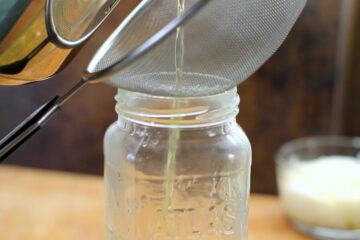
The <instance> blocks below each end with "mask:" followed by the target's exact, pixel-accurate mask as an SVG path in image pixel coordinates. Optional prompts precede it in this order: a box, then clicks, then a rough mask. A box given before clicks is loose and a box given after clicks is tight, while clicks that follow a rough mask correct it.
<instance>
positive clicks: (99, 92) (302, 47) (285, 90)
mask: <svg viewBox="0 0 360 240" xmlns="http://www.w3.org/2000/svg"><path fill="white" fill-rule="evenodd" d="M121 19H122V16H119V14H117V11H116V10H115V11H114V12H113V14H112V15H111V17H110V18H108V19H107V20H106V22H105V23H104V24H103V26H102V27H101V28H100V29H99V30H98V31H97V32H96V34H95V35H94V36H93V37H92V38H91V39H90V40H89V41H88V42H87V43H86V45H85V46H84V47H83V48H82V49H81V50H80V52H79V53H78V54H77V56H76V57H75V58H74V59H73V61H72V64H70V65H69V66H68V67H67V68H66V69H65V71H64V72H62V73H61V74H59V75H57V76H56V77H54V78H53V79H51V80H49V81H43V82H39V83H35V84H31V85H25V86H16V87H5V86H0V136H1V137H3V136H5V135H6V134H7V133H8V132H9V131H10V130H12V128H14V127H15V126H16V125H17V124H18V123H19V122H21V121H22V120H23V119H24V118H26V117H27V116H28V114H30V113H31V112H32V111H34V110H35V109H36V108H37V107H38V106H39V105H41V104H43V103H45V102H46V101H47V100H49V99H51V98H52V97H53V96H55V95H61V94H63V93H65V92H66V91H67V90H68V89H69V88H70V87H72V86H73V84H75V83H76V82H77V81H78V80H79V79H80V77H81V73H82V71H83V69H84V68H85V66H86V65H87V63H88V61H89V59H90V58H91V56H92V55H93V54H94V52H95V51H96V49H97V48H98V47H99V46H100V44H101V43H102V42H103V41H104V40H105V39H106V37H107V36H108V35H109V34H110V33H111V31H112V30H113V29H114V28H115V27H116V26H117V25H118V24H119V22H120V21H121ZM359 30H360V2H359V1H358V0H344V1H341V0H308V4H307V7H306V8H305V10H304V12H303V13H302V15H301V16H300V18H299V20H298V22H297V23H296V25H295V27H294V29H293V30H292V31H291V33H290V35H289V37H288V38H287V40H286V41H285V43H284V44H283V45H282V46H281V48H280V49H279V51H278V52H277V53H276V54H275V55H274V56H273V57H272V58H271V59H270V60H269V61H268V62H267V63H266V64H265V65H264V66H263V67H262V68H261V69H260V70H259V71H258V72H257V73H256V74H254V75H253V76H252V77H251V78H250V79H248V80H246V81H245V82H244V83H242V84H241V85H240V86H239V88H238V91H239V94H240V98H241V103H240V114H239V115H238V122H239V123H240V125H241V126H242V127H243V128H244V130H245V132H246V133H247V135H248V137H249V139H250V141H251V143H252V147H253V167H252V191H253V192H258V193H276V183H275V170H274V155H275V153H276V150H277V149H278V148H279V146H280V145H281V144H283V143H285V142H287V141H289V140H291V139H294V138H298V137H304V136H310V135H327V134H337V135H350V136H356V135H357V136H359V135H360V124H359V123H360V94H359V93H360V47H359V44H357V43H360V31H359ZM115 93H116V89H114V88H112V87H110V86H108V85H106V84H96V85H95V84H90V85H88V86H87V87H85V88H84V89H82V90H81V91H79V92H78V93H77V94H76V95H75V96H74V97H73V98H72V99H71V101H69V102H68V103H66V104H65V105H64V106H63V109H62V111H61V112H60V113H59V114H58V115H57V116H56V117H55V118H54V119H52V120H51V121H50V122H49V123H48V125H47V126H46V127H45V128H44V129H42V130H41V131H40V132H39V133H38V134H36V136H34V137H33V138H32V139H31V140H30V141H28V142H27V143H26V144H24V145H23V146H22V147H21V148H19V149H18V150H17V151H16V152H15V153H13V154H12V155H11V156H10V157H9V158H8V159H7V160H6V164H12V165H21V166H30V167H38V168H45V169H54V170H61V171H70V172H79V173H89V174H98V175H102V174H103V151H102V139H103V135H104V132H105V130H106V128H107V127H108V126H109V125H110V124H111V123H112V122H114V121H115V120H116V118H117V115H116V113H115V110H114V106H115V100H114V95H115Z"/></svg>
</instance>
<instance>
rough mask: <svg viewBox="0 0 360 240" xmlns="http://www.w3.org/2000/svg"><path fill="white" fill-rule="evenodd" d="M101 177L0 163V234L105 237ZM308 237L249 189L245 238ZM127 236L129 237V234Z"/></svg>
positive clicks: (21, 239)
mask: <svg viewBox="0 0 360 240" xmlns="http://www.w3.org/2000/svg"><path fill="white" fill-rule="evenodd" d="M103 191H104V189H103V178H101V177H95V176H89V175H80V174H71V173H63V172H55V171H47V170H36V169H30V168H20V167H9V166H4V165H2V166H0V239H6V240H45V239H46V240H49V239H51V240H60V239H61V240H64V239H66V240H82V239H84V240H95V239H96V240H99V239H104V210H103V205H104V200H103V199H104V192H103ZM307 239H308V240H309V239H311V238H309V237H306V236H304V235H302V234H300V233H297V232H296V231H294V230H293V229H292V228H291V227H290V226H289V224H288V222H287V221H286V218H285V216H284V214H283V212H282V210H281V206H280V203H279V201H278V199H277V198H276V197H271V196H265V195H252V196H251V199H250V217H249V240H307ZM129 240H130V239H129Z"/></svg>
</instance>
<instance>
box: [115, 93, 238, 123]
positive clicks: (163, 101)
mask: <svg viewBox="0 0 360 240" xmlns="http://www.w3.org/2000/svg"><path fill="white" fill-rule="evenodd" d="M115 99H116V101H117V104H116V107H115V109H116V112H117V113H118V115H119V119H121V120H123V119H126V120H129V121H132V122H136V123H139V124H143V125H147V126H152V127H166V128H194V127H207V126H213V125H217V124H221V123H223V122H225V121H228V120H229V119H233V118H235V117H236V115H237V114H238V112H239V108H238V105H239V102H240V97H239V95H238V94H237V88H236V87H235V88H233V89H231V90H229V91H226V92H223V93H220V94H215V95H209V96H201V97H164V96H154V95H149V94H145V93H139V92H132V91H128V90H124V89H118V92H117V95H116V96H115Z"/></svg>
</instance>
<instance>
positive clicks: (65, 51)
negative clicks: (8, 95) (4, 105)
mask: <svg viewBox="0 0 360 240" xmlns="http://www.w3.org/2000/svg"><path fill="white" fill-rule="evenodd" d="M118 2H119V0H83V1H79V0H46V1H44V0H12V1H8V0H0V11H1V10H3V9H4V13H3V14H4V15H3V18H0V85H20V84H25V83H31V82H35V81H39V80H43V79H46V78H49V77H50V76H52V75H54V74H56V73H57V72H58V71H60V70H61V69H63V68H64V67H65V64H67V63H68V61H67V60H68V59H70V58H71V57H72V55H73V54H75V52H76V51H74V50H75V49H77V48H78V47H79V46H80V45H81V44H83V43H84V42H85V41H86V40H87V39H88V38H89V37H90V36H91V35H92V34H93V33H94V31H95V30H96V29H97V28H98V27H99V26H100V24H101V23H102V22H103V21H104V20H105V18H106V17H107V16H108V15H109V14H110V12H111V11H112V10H113V9H114V7H115V6H116V5H117V3H118ZM44 66H46V67H44Z"/></svg>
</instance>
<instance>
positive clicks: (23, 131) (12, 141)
mask: <svg viewBox="0 0 360 240" xmlns="http://www.w3.org/2000/svg"><path fill="white" fill-rule="evenodd" d="M58 98H59V97H58V96H56V97H55V98H53V99H52V100H50V101H49V102H48V103H46V104H44V105H43V106H41V107H40V108H38V109H37V110H35V111H34V112H33V113H32V114H31V115H30V116H29V117H27V118H26V119H25V120H24V121H23V122H22V123H20V124H19V125H18V126H17V127H16V128H15V129H14V130H12V131H11V132H10V133H9V134H8V135H6V136H5V137H4V138H3V139H1V141H0V163H1V162H2V161H4V160H5V158H7V157H8V156H9V155H10V154H11V153H12V152H14V151H15V150H16V149H17V148H18V147H19V146H21V144H23V143H24V142H25V141H26V140H28V139H29V138H30V137H31V136H33V135H34V134H35V133H36V132H37V131H39V129H40V128H41V127H42V126H44V125H45V123H47V122H48V121H49V120H50V119H51V118H52V117H53V116H54V115H55V114H56V113H57V112H59V110H60V106H59V105H58V104H57V103H56V102H57V100H58Z"/></svg>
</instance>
